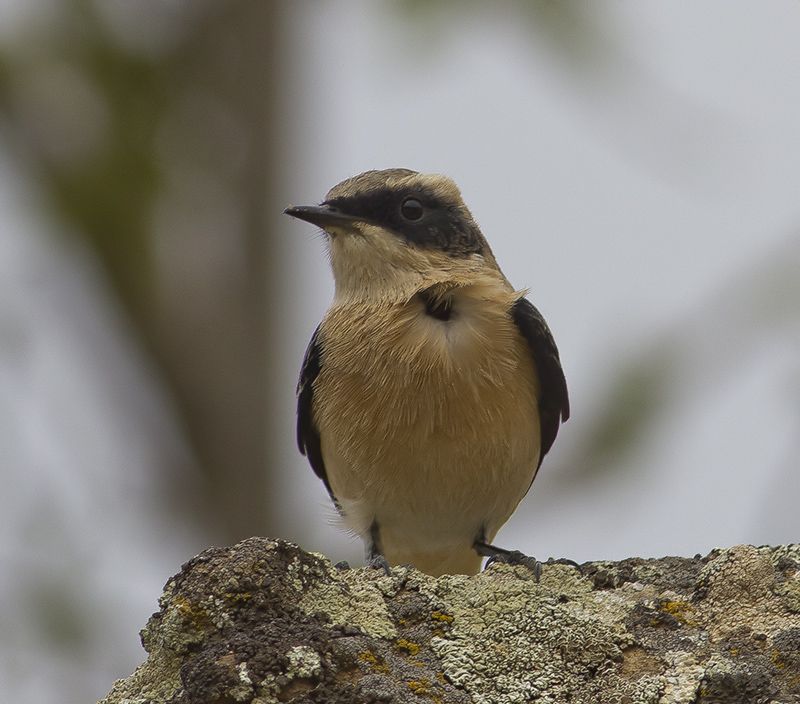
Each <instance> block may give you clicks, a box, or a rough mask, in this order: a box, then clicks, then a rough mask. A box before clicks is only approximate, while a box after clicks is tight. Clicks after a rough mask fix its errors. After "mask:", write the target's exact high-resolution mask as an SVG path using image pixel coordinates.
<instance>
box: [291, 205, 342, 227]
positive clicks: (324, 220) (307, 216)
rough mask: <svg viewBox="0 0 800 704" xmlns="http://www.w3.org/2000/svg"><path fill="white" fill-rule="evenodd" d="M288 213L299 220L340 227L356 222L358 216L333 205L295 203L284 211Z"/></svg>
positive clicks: (320, 225)
mask: <svg viewBox="0 0 800 704" xmlns="http://www.w3.org/2000/svg"><path fill="white" fill-rule="evenodd" d="M283 212H284V213H286V214H287V215H291V216H292V217H293V218H297V219H298V220H305V221H306V222H310V223H311V224H312V225H317V226H319V227H322V228H325V227H330V226H336V225H338V226H339V227H341V226H343V225H346V224H347V223H350V222H356V221H357V220H358V218H356V217H354V216H352V215H348V214H347V213H343V212H342V211H341V210H338V209H337V208H334V207H333V206H332V205H326V204H325V203H323V204H322V205H293V206H291V207H289V208H286V210H284V211H283Z"/></svg>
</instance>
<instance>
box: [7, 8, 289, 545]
mask: <svg viewBox="0 0 800 704" xmlns="http://www.w3.org/2000/svg"><path fill="white" fill-rule="evenodd" d="M118 7H121V6H119V5H118ZM122 7H124V11H123V12H122V14H123V15H125V13H127V14H128V15H130V16H131V17H132V19H133V20H135V21H131V22H130V23H127V24H126V22H124V21H121V20H120V19H119V17H117V18H116V20H115V21H109V12H110V10H109V8H108V7H102V6H101V5H99V4H97V5H95V4H91V3H87V2H84V1H82V0H71V1H70V2H67V3H64V5H63V6H61V7H60V9H59V11H58V14H59V17H58V18H57V19H56V20H53V21H52V23H51V26H49V27H47V28H45V29H44V30H43V29H42V28H41V27H40V28H39V29H36V28H34V29H33V30H32V31H31V34H32V35H34V36H26V37H20V38H19V39H18V40H17V42H16V43H15V44H14V45H13V46H6V47H2V48H0V117H2V120H3V123H4V126H5V128H6V131H7V133H8V136H9V137H10V141H11V142H12V143H13V144H15V145H17V146H18V147H19V153H20V154H21V155H22V158H23V159H24V160H25V161H27V162H28V163H29V164H30V165H31V166H32V167H33V168H32V171H33V172H34V173H35V174H36V175H37V176H38V177H39V178H40V182H41V185H42V187H43V188H44V190H45V195H46V196H48V197H49V198H50V201H51V203H52V205H53V209H54V212H55V214H56V216H57V217H58V219H59V220H60V221H61V222H62V223H63V225H64V227H63V229H64V231H66V232H72V233H74V234H75V235H77V236H79V237H81V238H83V239H84V240H85V242H86V243H87V244H88V245H89V246H90V247H91V248H92V250H93V251H94V252H95V253H96V255H97V257H98V259H99V260H100V261H101V262H102V264H103V266H104V268H105V271H106V272H107V274H108V279H109V281H110V284H111V286H112V287H113V289H114V291H115V293H116V295H117V297H118V299H119V301H120V302H121V304H122V307H123V308H124V310H125V311H126V313H127V315H128V317H129V320H130V322H131V324H132V326H133V328H134V329H135V331H136V333H137V335H138V337H139V339H140V340H141V341H142V344H143V346H144V348H145V349H146V351H147V352H148V353H149V355H150V356H151V358H152V359H153V360H154V361H155V367H156V369H157V372H158V373H159V374H160V376H161V379H162V382H163V384H164V386H165V387H166V389H167V392H168V396H170V397H171V398H172V400H173V402H174V405H175V407H176V408H177V411H178V414H179V416H180V420H181V421H182V424H183V426H184V428H185V432H186V434H187V436H188V438H189V441H190V443H191V446H192V449H193V451H194V455H195V460H196V463H197V467H196V469H197V470H199V472H198V473H196V474H195V475H193V476H196V477H197V478H198V487H197V488H199V489H200V493H201V495H202V497H203V498H204V499H205V500H201V501H199V502H198V501H196V500H195V498H196V496H197V492H195V491H194V488H193V487H186V486H185V485H184V486H173V494H172V495H173V497H174V498H175V499H176V500H178V501H182V502H184V503H185V502H186V500H187V497H194V498H192V499H189V502H190V503H191V504H192V505H191V506H190V508H191V509H192V512H193V513H194V515H195V516H196V518H197V520H198V522H199V523H200V524H201V525H204V526H205V527H206V528H207V529H210V533H211V537H212V538H215V539H218V540H226V541H230V540H234V539H237V538H242V537H246V536H249V535H252V534H258V533H261V532H263V531H264V530H265V527H266V522H267V516H268V508H269V506H268V497H269V492H268V469H269V462H268V457H267V448H268V443H267V440H266V437H267V428H268V395H267V388H266V385H267V382H266V369H267V363H268V354H269V350H268V339H267V330H268V328H269V322H270V321H269V320H268V316H269V312H270V311H269V309H268V307H267V305H266V301H267V300H268V287H269V282H270V280H271V278H272V277H271V276H270V272H269V269H270V267H271V266H273V265H274V262H273V261H272V258H271V257H270V256H269V255H268V248H269V240H270V234H269V233H268V232H267V230H266V224H265V217H264V214H265V208H267V207H268V206H269V202H268V194H269V193H270V192H271V190H272V189H271V188H270V179H271V177H272V168H271V157H272V154H273V152H274V149H273V145H274V144H276V143H277V142H276V134H277V131H278V129H279V125H278V124H277V121H276V119H274V114H275V106H276V102H277V99H276V85H277V74H278V70H277V65H278V63H277V58H278V53H279V50H278V48H277V39H278V34H279V33H278V30H277V20H278V17H277V15H278V14H279V11H280V5H279V4H277V3H268V2H251V1H249V0H234V1H231V2H222V1H220V2H209V3H197V4H193V3H181V4H179V5H172V6H171V8H167V9H165V7H163V6H157V5H151V4H149V3H144V4H140V5H137V4H131V5H130V6H122ZM145 13H151V14H152V16H150V17H143V16H142V15H143V14H145ZM159 13H163V16H162V15H159ZM167 13H169V14H167ZM118 14H119V13H118ZM135 14H138V15H139V16H138V17H136V16H135ZM124 19H125V17H123V20H124ZM148 22H149V23H151V24H150V25H148ZM159 23H164V25H163V26H164V27H169V28H170V29H169V31H167V32H166V39H165V40H164V41H162V43H161V45H156V47H155V50H154V49H153V48H152V47H148V46H147V43H146V41H143V39H144V40H146V39H147V37H146V32H143V31H142V29H143V28H145V29H147V28H148V27H152V29H153V33H154V35H156V36H159V35H160V34H163V32H162V31H161V30H162V29H163V27H162V26H160V24H159ZM167 23H171V24H167Z"/></svg>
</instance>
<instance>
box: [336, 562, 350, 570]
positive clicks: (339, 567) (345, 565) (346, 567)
mask: <svg viewBox="0 0 800 704" xmlns="http://www.w3.org/2000/svg"><path fill="white" fill-rule="evenodd" d="M334 567H335V568H336V569H337V570H342V571H344V570H349V569H350V563H349V562H348V561H347V560H342V561H341V562H337V563H336V564H335V565H334Z"/></svg>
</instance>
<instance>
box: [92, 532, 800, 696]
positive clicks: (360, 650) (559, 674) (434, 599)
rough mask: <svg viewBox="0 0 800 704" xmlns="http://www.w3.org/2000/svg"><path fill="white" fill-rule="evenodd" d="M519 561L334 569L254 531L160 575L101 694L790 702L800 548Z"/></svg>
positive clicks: (795, 682)
mask: <svg viewBox="0 0 800 704" xmlns="http://www.w3.org/2000/svg"><path fill="white" fill-rule="evenodd" d="M582 572H583V573H582V574H581V573H580V572H578V571H577V570H575V569H574V568H571V567H569V566H563V565H546V566H545V568H544V572H543V575H542V580H541V582H540V583H537V582H535V581H534V580H532V579H531V575H530V572H529V571H527V570H525V569H524V568H520V567H511V566H508V565H497V566H493V567H492V568H491V569H489V570H487V571H486V572H483V573H481V574H479V575H476V576H475V577H466V576H461V575H450V576H444V577H440V578H437V579H435V578H433V577H429V576H427V575H424V574H420V573H419V572H416V571H414V570H412V569H408V568H397V569H393V570H392V572H391V574H389V575H386V574H383V573H382V572H380V571H378V570H338V569H334V568H333V567H332V565H331V564H330V563H329V562H328V561H327V560H325V559H324V558H323V557H321V556H318V555H311V554H308V553H305V552H304V551H302V550H301V549H300V548H298V547H297V546H296V545H292V544H290V543H285V542H282V541H275V540H267V539H258V538H253V539H250V540H247V541H243V542H242V543H239V544H238V545H235V546H232V547H230V548H220V549H212V550H208V551H206V552H204V553H202V554H201V555H198V556H197V557H196V558H194V559H193V560H190V561H189V562H188V563H187V564H186V565H184V566H183V568H182V570H181V572H180V573H179V574H178V575H176V576H175V577H174V578H173V579H171V580H170V581H169V582H168V583H167V586H166V587H165V590H164V594H163V596H162V598H161V599H160V601H159V606H160V610H159V612H158V613H157V614H155V615H154V616H153V617H152V618H151V619H150V621H149V622H148V624H147V626H146V628H145V629H144V631H143V632H142V642H143V644H144V645H145V648H146V650H147V651H148V659H147V661H146V662H145V663H144V664H143V665H142V666H141V667H140V668H138V669H137V670H136V672H134V673H133V674H132V675H131V676H130V677H129V678H128V679H126V680H123V681H121V682H118V683H117V684H116V685H115V686H114V688H113V690H112V691H111V693H110V694H109V696H108V697H107V698H106V699H105V700H104V703H105V704H122V703H123V702H125V704H133V703H134V702H136V703H139V702H141V703H142V704H144V703H145V702H147V703H148V704H150V703H152V704H167V703H169V704H194V703H196V702H219V703H222V702H225V703H227V704H232V703H234V702H243V703H245V704H246V703H248V702H253V703H254V704H277V702H297V703H299V702H303V704H314V703H319V704H322V703H325V704H344V703H345V702H348V703H349V702H372V701H376V702H377V701H386V702H389V701H395V702H403V703H404V704H405V703H408V704H430V703H431V702H434V703H435V704H451V703H453V702H456V703H458V704H467V703H471V704H472V703H474V704H516V703H522V702H528V701H535V702H537V704H560V703H561V702H569V703H570V704H595V703H596V702H620V703H622V702H625V703H626V704H678V703H682V702H693V703H694V704H711V703H712V702H714V703H716V704H725V703H728V702H730V703H733V702H762V701H763V702H767V701H773V702H792V701H800V674H798V673H800V616H799V615H798V614H800V547H798V546H782V547H779V548H774V549H773V548H765V547H759V548H755V547H752V546H736V547H734V548H730V549H728V550H716V551H714V552H712V553H711V554H710V555H709V556H707V557H705V558H700V557H697V558H694V559H684V558H663V559H652V560H651V559H648V560H643V559H630V560H623V561H621V562H618V563H613V562H603V563H592V564H587V565H584V566H583V571H582Z"/></svg>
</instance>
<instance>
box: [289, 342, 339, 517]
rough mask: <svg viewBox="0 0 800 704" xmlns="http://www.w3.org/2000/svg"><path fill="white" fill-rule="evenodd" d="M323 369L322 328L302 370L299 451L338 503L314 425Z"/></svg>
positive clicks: (304, 360) (307, 354)
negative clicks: (316, 392) (317, 381)
mask: <svg viewBox="0 0 800 704" xmlns="http://www.w3.org/2000/svg"><path fill="white" fill-rule="evenodd" d="M321 368H322V346H321V344H320V341H319V326H318V327H317V329H316V330H314V334H313V335H312V336H311V341H310V342H309V343H308V347H307V348H306V354H305V356H304V357H303V366H302V367H301V369H300V379H299V380H298V381H297V447H298V448H299V449H300V452H301V453H302V454H304V455H305V456H306V457H308V461H309V463H310V464H311V469H313V470H314V474H316V475H317V476H318V477H319V478H320V479H322V481H323V482H324V483H325V488H326V489H327V490H328V493H329V494H330V496H331V498H332V499H333V500H334V503H335V502H336V499H335V497H334V496H333V491H332V490H331V485H330V483H329V482H328V474H327V472H326V471H325V462H324V461H323V459H322V448H321V445H320V439H319V430H318V429H317V426H316V425H315V424H314V413H313V401H314V380H315V379H316V378H317V375H318V374H319V370H320V369H321Z"/></svg>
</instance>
